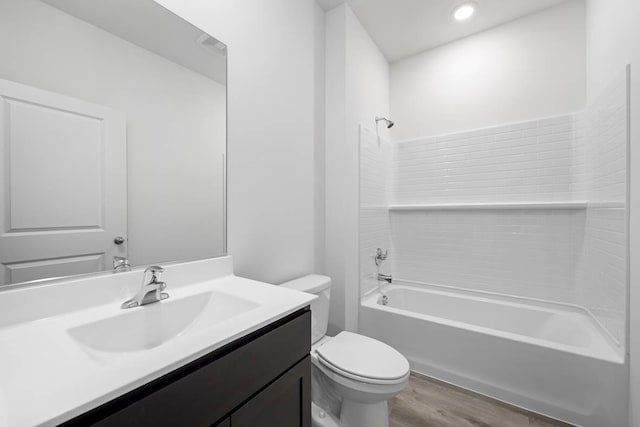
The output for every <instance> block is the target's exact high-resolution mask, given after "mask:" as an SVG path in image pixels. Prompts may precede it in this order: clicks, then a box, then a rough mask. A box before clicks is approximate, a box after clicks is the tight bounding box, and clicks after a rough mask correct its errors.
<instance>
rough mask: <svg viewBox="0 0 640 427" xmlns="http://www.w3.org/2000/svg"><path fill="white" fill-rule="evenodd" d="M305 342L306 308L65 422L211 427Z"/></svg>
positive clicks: (303, 353) (286, 364)
mask: <svg viewBox="0 0 640 427" xmlns="http://www.w3.org/2000/svg"><path fill="white" fill-rule="evenodd" d="M310 342H311V311H310V310H309V308H306V309H303V310H300V311H298V312H296V313H294V314H292V315H290V316H288V317H286V318H284V319H282V320H280V321H277V322H275V323H273V324H271V325H268V326H266V327H264V328H262V329H260V330H258V331H256V332H254V333H252V334H249V335H248V336H246V337H243V338H240V339H238V340H236V341H234V342H233V343H230V344H228V345H227V346H225V347H223V348H221V349H219V350H216V351H214V352H212V353H211V354H208V355H206V356H204V357H202V358H200V359H198V360H196V361H194V362H192V363H190V364H188V365H186V366H184V367H182V368H179V369H178V370H176V371H174V372H171V373H169V374H167V375H165V376H164V377H161V378H159V379H157V380H155V381H153V382H151V383H149V384H147V385H145V386H143V387H141V388H139V389H137V390H134V391H132V392H130V393H128V394H126V395H124V396H121V397H120V398H117V399H116V400H114V401H112V402H109V403H107V404H105V405H103V406H101V407H99V408H96V409H94V410H92V411H90V412H88V413H87V414H84V415H81V416H80V417H77V418H75V419H73V420H71V421H69V422H68V423H66V424H64V425H65V426H80V425H83V426H85V425H97V426H101V427H107V426H109V427H111V426H114V427H115V426H118V427H122V426H180V427H188V426H211V425H213V424H215V423H217V422H218V421H220V420H222V419H223V418H224V417H225V416H228V415H230V414H231V412H233V410H234V409H236V408H238V407H240V406H241V405H243V404H244V403H245V402H248V401H249V400H250V399H251V398H252V397H253V396H255V395H256V394H258V393H259V392H261V390H263V389H265V387H267V386H268V385H269V384H271V383H274V381H275V380H276V379H277V378H279V377H280V376H281V375H282V374H283V373H285V372H286V371H288V370H289V369H290V368H292V367H293V366H294V365H297V364H298V362H300V361H302V360H303V359H305V358H306V357H308V355H309V351H310V350H311V348H310V347H311V346H310ZM300 366H305V367H309V364H308V363H303V364H302V365H300ZM298 369H300V368H298ZM305 369H306V368H305ZM309 369H310V368H309ZM266 390H268V387H267V388H266V389H265V391H266ZM302 393H303V391H302V390H301V394H302ZM305 393H306V392H305ZM306 394H308V393H306ZM306 394H305V396H304V400H305V404H308V405H310V401H309V402H306V401H307V400H309V399H308V396H306ZM305 424H306V423H305Z"/></svg>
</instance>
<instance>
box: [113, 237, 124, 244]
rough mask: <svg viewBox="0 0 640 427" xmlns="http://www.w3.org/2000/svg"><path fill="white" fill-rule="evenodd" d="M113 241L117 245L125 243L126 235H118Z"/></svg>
mask: <svg viewBox="0 0 640 427" xmlns="http://www.w3.org/2000/svg"><path fill="white" fill-rule="evenodd" d="M113 243H115V244H116V245H121V244H123V243H124V237H122V236H116V238H115V239H113Z"/></svg>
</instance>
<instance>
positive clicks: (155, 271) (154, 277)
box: [142, 265, 164, 283]
mask: <svg viewBox="0 0 640 427" xmlns="http://www.w3.org/2000/svg"><path fill="white" fill-rule="evenodd" d="M147 273H151V281H150V282H149V283H156V282H157V281H158V276H159V275H160V273H164V268H162V267H160V266H159V265H152V266H150V267H147V268H145V269H144V275H143V276H142V278H143V280H144V279H145V278H146V277H147Z"/></svg>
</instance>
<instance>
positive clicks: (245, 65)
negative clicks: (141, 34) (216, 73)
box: [160, 0, 324, 283]
mask: <svg viewBox="0 0 640 427" xmlns="http://www.w3.org/2000/svg"><path fill="white" fill-rule="evenodd" d="M160 3H161V4H163V5H166V6H167V7H168V8H169V9H171V10H173V11H175V12H176V13H178V14H179V15H181V16H182V17H184V18H185V19H187V20H188V21H190V22H192V23H193V24H194V25H196V26H198V27H200V28H202V29H203V30H204V31H206V32H208V33H209V34H211V35H212V36H214V37H216V38H217V39H219V40H221V41H223V42H224V43H226V44H227V45H228V52H229V55H228V96H229V101H228V116H229V119H228V138H229V140H228V144H229V145H228V155H229V159H228V161H229V163H228V218H229V228H228V230H229V235H228V238H229V240H228V242H229V252H230V254H231V255H233V256H234V263H235V271H236V273H237V274H239V275H241V276H245V277H250V278H254V279H259V280H263V281H266V282H273V283H279V282H282V281H285V280H288V279H292V278H294V277H297V276H301V275H304V274H308V273H311V272H313V270H314V262H315V255H314V254H315V251H316V243H317V242H316V241H315V227H316V219H317V215H322V213H321V212H318V211H317V210H316V208H315V207H316V205H315V204H316V201H315V200H316V198H315V195H314V192H315V191H317V188H316V187H315V186H314V179H315V172H314V171H315V168H316V167H317V165H316V163H315V159H314V144H315V143H316V138H317V137H319V136H318V135H317V134H316V129H315V127H314V119H316V118H317V115H316V112H317V111H316V107H317V106H316V96H317V95H318V94H317V93H316V86H315V83H316V73H317V72H322V67H323V66H324V65H323V64H319V63H317V61H321V58H322V56H321V55H318V54H317V53H316V48H318V49H319V48H321V46H319V45H318V44H316V39H315V37H316V23H317V20H318V19H319V18H318V14H319V13H322V12H321V11H320V9H319V8H318V7H317V5H316V3H315V1H313V0H275V1H268V2H267V1H263V0H246V1H233V0H227V1H211V0H189V1H184V0H160ZM318 247H321V245H318Z"/></svg>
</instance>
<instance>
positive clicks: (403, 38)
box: [317, 0, 567, 62]
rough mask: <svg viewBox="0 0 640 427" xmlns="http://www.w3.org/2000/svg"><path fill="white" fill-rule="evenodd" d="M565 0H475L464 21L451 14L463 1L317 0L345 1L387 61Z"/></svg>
mask: <svg viewBox="0 0 640 427" xmlns="http://www.w3.org/2000/svg"><path fill="white" fill-rule="evenodd" d="M565 1H567V0H476V2H477V3H478V8H477V11H476V14H475V15H474V16H473V17H472V18H471V19H469V20H468V21H463V22H457V21H454V20H453V18H452V17H451V12H452V11H453V8H454V7H455V6H457V5H459V4H461V3H464V2H465V0H346V1H345V0H317V2H318V4H319V5H320V6H321V7H322V8H323V9H324V10H330V9H333V8H334V7H336V6H338V5H340V4H342V3H345V2H346V3H348V4H349V6H350V7H351V9H352V10H353V12H354V13H355V14H356V16H357V17H358V19H359V20H360V22H362V25H364V27H365V28H366V29H367V31H368V32H369V34H370V35H371V38H373V40H374V41H375V42H376V44H377V45H378V47H379V48H380V50H381V51H382V53H383V54H384V55H385V57H386V58H387V59H388V60H389V61H390V62H393V61H397V60H398V59H401V58H404V57H406V56H410V55H413V54H416V53H418V52H422V51H425V50H428V49H432V48H434V47H436V46H440V45H443V44H445V43H448V42H451V41H454V40H458V39H461V38H463V37H466V36H469V35H471V34H474V33H477V32H480V31H483V30H486V29H488V28H491V27H495V26H497V25H500V24H504V23H506V22H509V21H512V20H514V19H517V18H520V17H523V16H525V15H529V14H531V13H534V12H537V11H540V10H543V9H546V8H549V7H551V6H554V5H557V4H560V3H564V2H565Z"/></svg>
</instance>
